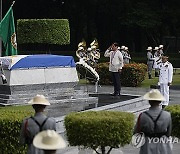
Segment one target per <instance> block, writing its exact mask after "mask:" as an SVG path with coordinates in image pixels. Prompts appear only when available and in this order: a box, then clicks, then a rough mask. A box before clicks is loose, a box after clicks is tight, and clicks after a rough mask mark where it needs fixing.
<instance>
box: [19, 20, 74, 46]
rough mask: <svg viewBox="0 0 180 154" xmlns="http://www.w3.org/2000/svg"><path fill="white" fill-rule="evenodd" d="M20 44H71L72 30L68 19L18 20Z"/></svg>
mask: <svg viewBox="0 0 180 154" xmlns="http://www.w3.org/2000/svg"><path fill="white" fill-rule="evenodd" d="M17 42H18V43H19V44H28V43H30V44H35V43H44V44H58V45H66V44H70V28H69V21H68V20H67V19H19V20H17Z"/></svg>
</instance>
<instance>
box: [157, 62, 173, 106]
mask: <svg viewBox="0 0 180 154" xmlns="http://www.w3.org/2000/svg"><path fill="white" fill-rule="evenodd" d="M158 68H159V70H160V74H159V84H160V91H161V94H162V95H163V96H164V97H165V99H166V101H162V102H161V103H162V105H168V104H169V86H168V83H171V82H172V78H173V66H172V64H171V63H170V62H168V61H167V62H165V63H162V62H161V63H160V64H159V65H158Z"/></svg>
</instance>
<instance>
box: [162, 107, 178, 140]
mask: <svg viewBox="0 0 180 154" xmlns="http://www.w3.org/2000/svg"><path fill="white" fill-rule="evenodd" d="M165 109H166V111H169V112H170V113H171V117H172V136H176V137H178V138H180V131H179V129H180V105H169V106H167V107H166V108H165Z"/></svg>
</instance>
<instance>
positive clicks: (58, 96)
mask: <svg viewBox="0 0 180 154" xmlns="http://www.w3.org/2000/svg"><path fill="white" fill-rule="evenodd" d="M37 94H43V95H44V96H45V97H47V98H48V100H49V101H52V100H64V99H77V98H87V97H89V95H88V94H87V93H86V92H84V91H83V90H76V91H71V92H67V91H64V92H62V93H61V92H59V91H56V90H55V91H53V92H50V93H48V91H41V92H37V91H32V92H31V93H29V92H21V94H12V95H8V94H0V103H2V104H15V103H17V104H26V103H27V102H28V101H29V100H30V99H32V98H33V97H34V96H35V95H37Z"/></svg>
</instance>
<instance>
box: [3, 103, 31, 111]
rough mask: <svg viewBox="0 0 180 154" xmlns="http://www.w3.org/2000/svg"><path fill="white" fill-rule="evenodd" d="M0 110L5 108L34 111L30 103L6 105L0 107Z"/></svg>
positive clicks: (7, 109)
mask: <svg viewBox="0 0 180 154" xmlns="http://www.w3.org/2000/svg"><path fill="white" fill-rule="evenodd" d="M1 110H6V111H12V110H13V111H18V110H20V111H28V112H29V111H31V112H34V110H33V108H32V106H31V105H22V106H6V107H0V111H1Z"/></svg>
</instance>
